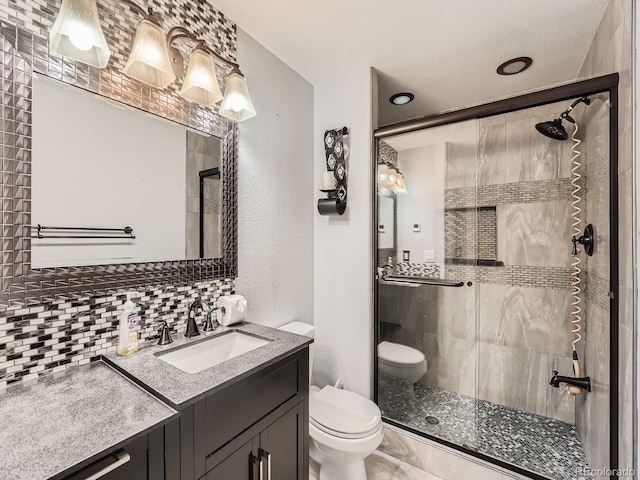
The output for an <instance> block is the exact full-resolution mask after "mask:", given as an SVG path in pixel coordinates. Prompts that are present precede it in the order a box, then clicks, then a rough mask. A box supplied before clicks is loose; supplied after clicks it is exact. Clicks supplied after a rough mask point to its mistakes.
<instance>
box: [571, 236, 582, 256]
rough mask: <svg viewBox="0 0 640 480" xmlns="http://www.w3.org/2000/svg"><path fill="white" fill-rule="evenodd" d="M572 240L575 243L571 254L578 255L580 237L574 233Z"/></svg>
mask: <svg viewBox="0 0 640 480" xmlns="http://www.w3.org/2000/svg"><path fill="white" fill-rule="evenodd" d="M571 242H572V243H573V248H572V249H571V255H578V243H580V239H579V238H577V237H576V236H575V235H574V236H573V237H571Z"/></svg>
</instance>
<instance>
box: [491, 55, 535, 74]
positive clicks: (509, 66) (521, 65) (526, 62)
mask: <svg viewBox="0 0 640 480" xmlns="http://www.w3.org/2000/svg"><path fill="white" fill-rule="evenodd" d="M532 63H533V59H532V58H531V57H516V58H512V59H511V60H507V61H506V62H504V63H503V64H502V65H500V66H499V67H498V68H497V69H496V72H497V73H498V75H515V74H517V73H520V72H524V71H525V70H526V69H527V68H529V67H530V66H531V64H532Z"/></svg>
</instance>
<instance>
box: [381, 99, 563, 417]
mask: <svg viewBox="0 0 640 480" xmlns="http://www.w3.org/2000/svg"><path fill="white" fill-rule="evenodd" d="M565 108H566V105H565V103H564V102H561V103H559V104H553V105H547V106H543V107H537V108H531V109H527V110H522V111H518V112H513V113H508V114H504V115H498V116H494V117H490V118H485V119H481V120H479V121H478V130H479V137H478V138H479V149H478V170H477V177H476V166H475V165H471V164H469V165H460V162H472V161H473V162H475V158H470V157H458V158H456V157H455V156H450V157H449V159H448V162H449V164H450V165H449V166H448V169H447V176H446V181H447V187H448V188H447V190H446V194H445V196H446V206H447V207H449V208H451V207H454V208H467V207H474V206H476V205H478V206H495V207H496V217H497V260H499V261H503V262H504V266H496V267H488V266H486V267H474V266H464V265H446V266H445V274H444V275H443V276H444V277H445V278H447V279H448V280H461V281H464V282H465V286H464V287H462V288H434V287H420V288H411V287H405V286H392V285H384V286H383V288H381V295H382V296H383V300H382V305H383V307H384V305H386V304H387V303H388V307H384V308H383V311H381V316H382V318H385V317H386V318H395V322H391V323H395V324H396V325H398V327H399V328H396V329H395V330H391V332H392V333H390V336H389V339H390V340H392V341H398V342H400V343H405V344H408V345H413V346H415V347H417V348H419V349H420V350H422V351H423V352H424V353H425V356H426V357H427V361H428V363H429V371H428V372H427V375H426V376H425V377H424V378H423V381H424V382H425V383H427V384H430V385H435V386H438V387H441V388H444V389H447V390H450V391H454V392H458V393H462V394H466V395H469V396H472V397H476V396H477V397H478V398H480V399H482V400H488V401H491V402H494V403H498V404H501V405H505V406H508V407H512V408H516V409H518V410H523V411H527V412H531V413H536V414H540V415H544V416H547V417H551V418H555V419H559V420H563V421H566V422H569V423H573V422H574V421H575V406H574V399H573V398H571V397H569V396H567V395H566V393H565V392H564V391H562V390H560V389H554V388H551V387H550V386H549V379H550V378H551V373H552V371H553V370H558V371H559V372H561V373H562V374H566V375H568V374H570V372H571V367H572V364H571V359H570V354H571V334H570V330H571V329H570V325H569V323H568V321H569V314H570V293H571V290H570V285H571V277H570V274H571V269H570V265H571V255H570V253H571V235H570V225H571V223H570V218H569V217H570V210H569V207H570V192H571V189H570V183H569V176H570V159H571V155H570V144H569V143H568V142H557V141H554V140H550V139H548V138H546V137H544V136H542V135H540V134H539V133H538V132H537V131H536V130H535V124H536V123H538V122H541V121H545V120H548V119H549V118H556V117H557V116H558V114H559V113H560V112H562V111H563V110H564V109H565ZM450 171H451V172H455V175H453V176H451V175H449V172H450ZM461 172H468V175H467V176H464V175H461ZM476 178H477V181H478V184H479V185H478V187H477V190H478V195H474V194H472V193H471V192H472V191H475V190H476V186H475V182H476ZM471 223H472V224H470V225H469V226H468V227H469V228H470V229H471V230H472V232H473V233H474V234H475V233H476V224H475V220H474V221H473V222H471ZM447 242H448V239H445V244H446V243H447ZM467 282H471V283H472V285H471V286H469V285H468V284H467ZM476 319H477V322H476Z"/></svg>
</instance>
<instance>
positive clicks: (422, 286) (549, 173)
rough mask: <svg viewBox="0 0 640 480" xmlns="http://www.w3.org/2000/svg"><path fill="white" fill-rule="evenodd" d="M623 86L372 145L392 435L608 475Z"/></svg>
mask: <svg viewBox="0 0 640 480" xmlns="http://www.w3.org/2000/svg"><path fill="white" fill-rule="evenodd" d="M615 81H616V79H615V78H613V76H612V77H611V78H608V79H607V80H606V81H605V80H604V79H600V83H597V81H589V82H591V83H589V82H586V83H585V82H582V84H580V85H578V84H576V85H575V86H569V87H561V88H560V89H553V90H549V91H547V92H546V93H545V94H544V95H539V94H538V96H536V94H534V95H527V96H523V97H521V98H520V99H518V100H516V101H513V102H511V103H508V102H502V103H499V104H496V105H493V106H482V107H474V109H469V110H468V111H464V112H461V113H460V114H458V115H456V114H449V115H443V116H439V117H434V118H433V119H429V118H427V119H426V120H424V121H423V122H422V123H423V125H421V124H420V122H413V123H412V124H410V126H409V127H403V126H402V125H399V126H398V127H397V128H395V127H392V128H385V129H382V130H380V131H378V132H377V133H376V136H377V146H376V157H377V158H376V164H377V165H376V173H377V178H376V187H377V209H376V210H377V211H376V218H375V225H376V236H377V241H376V246H377V249H376V252H377V259H376V278H377V281H376V299H377V309H376V327H377V328H376V329H377V332H376V343H377V348H376V360H377V362H376V363H377V368H376V400H377V403H378V405H379V406H380V408H381V410H382V412H383V416H384V418H385V419H386V421H387V422H389V423H392V424H395V425H397V426H400V427H402V428H405V429H408V430H411V431H412V432H414V433H417V434H420V435H423V436H425V437H428V438H431V439H435V440H438V441H440V442H442V443H445V444H447V445H449V446H452V447H454V448H457V449H461V450H464V451H466V452H468V453H470V454H473V455H476V456H478V457H482V458H484V459H485V460H489V461H492V462H494V463H497V464H499V465H501V466H504V467H507V468H511V469H513V470H515V471H519V472H520V473H524V474H526V475H528V476H531V477H532V478H549V479H562V480H564V479H580V478H601V477H603V476H605V475H600V474H601V473H602V472H603V471H604V470H605V469H608V468H612V467H615V460H613V461H612V458H614V459H615V458H616V457H617V452H615V451H614V450H616V449H617V446H616V441H615V438H616V437H617V431H616V428H617V427H616V425H617V418H616V405H617V396H616V395H617V394H616V391H617V370H616V369H617V363H616V360H615V355H613V356H612V355H611V352H612V351H614V352H615V350H616V344H615V342H616V340H615V339H616V338H617V307H616V301H615V298H614V297H615V291H616V288H615V284H617V278H615V277H617V268H616V267H615V265H616V261H617V236H616V231H617V218H616V208H615V205H616V204H615V201H616V200H615V197H616V195H614V193H617V192H615V190H616V183H615V175H613V176H612V171H613V172H615V168H616V167H615V165H616V158H615V157H616V145H615V133H614V134H612V132H614V131H615V128H616V124H615V122H616V121H615V115H614V114H612V112H614V113H615V101H616V98H615V96H616V94H615V91H616V89H615V86H613V85H614V84H615ZM603 85H605V86H606V85H610V88H602V86H603ZM598 87H600V88H598ZM590 89H591V91H589V90H590ZM543 99H546V100H543ZM572 105H573V108H572V109H571V110H570V112H569V113H567V110H568V109H569V107H570V106H572ZM576 125H577V126H578V128H577V131H576ZM536 126H537V127H538V128H536ZM562 129H564V130H566V139H562V138H563V137H564V135H563V133H562V131H561V130H562ZM572 136H573V137H574V139H572ZM588 225H591V228H592V229H593V232H592V233H591V234H590V230H588V229H586V227H587V226H588ZM590 235H591V238H589V237H590ZM590 240H591V242H590ZM588 253H591V255H589V254H588ZM612 265H613V266H614V267H612ZM612 338H613V339H614V340H612ZM554 372H555V376H554ZM576 377H579V378H576ZM566 382H569V383H570V384H573V385H571V386H569V387H568V386H567V385H568V384H567V383H566ZM589 389H590V391H589ZM599 475H600V476H599Z"/></svg>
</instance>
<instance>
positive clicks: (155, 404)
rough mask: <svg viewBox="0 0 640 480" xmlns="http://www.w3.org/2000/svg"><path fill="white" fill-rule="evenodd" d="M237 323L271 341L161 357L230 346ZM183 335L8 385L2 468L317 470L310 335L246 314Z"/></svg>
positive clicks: (230, 474)
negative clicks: (204, 355)
mask: <svg viewBox="0 0 640 480" xmlns="http://www.w3.org/2000/svg"><path fill="white" fill-rule="evenodd" d="M234 335H235V336H237V335H240V336H247V337H249V338H252V339H260V340H263V341H264V342H266V343H264V344H260V346H259V347H256V348H253V349H252V350H250V351H246V352H245V353H242V354H240V355H237V356H233V357H232V358H229V359H222V360H221V361H219V362H218V364H217V365H214V366H211V367H208V368H204V369H203V370H201V371H199V372H196V373H186V372H185V371H184V370H182V369H181V368H178V367H176V366H174V365H172V364H171V363H169V362H167V361H165V360H164V359H163V358H162V357H163V356H167V355H172V354H174V353H175V352H180V351H189V349H193V347H197V348H198V349H202V347H203V346H206V344H207V343H210V344H211V345H212V348H214V349H217V350H219V349H220V348H221V347H220V344H219V342H220V340H221V339H225V337H230V336H234ZM178 337H182V335H176V339H175V341H174V343H172V344H169V345H164V346H159V345H156V344H155V343H151V344H148V345H145V346H144V347H143V348H141V349H140V351H138V352H137V353H135V354H133V355H131V356H128V357H118V356H116V355H115V354H114V355H107V356H104V357H102V358H101V359H100V360H99V361H97V362H94V363H91V364H89V365H85V366H82V367H77V368H72V369H69V370H67V371H65V372H63V373H62V374H60V375H57V376H51V377H48V378H46V379H44V380H41V381H38V382H36V383H34V384H33V385H29V384H25V385H21V386H19V387H16V388H11V389H9V390H8V391H7V392H5V393H4V394H2V395H0V418H1V419H3V420H0V427H2V431H3V433H2V434H0V439H1V440H2V442H0V458H2V459H4V460H2V461H0V472H2V474H3V475H10V478H12V479H15V480H19V479H22V478H24V479H30V480H36V479H42V480H45V479H48V478H49V479H52V480H89V479H92V480H97V479H101V480H112V479H127V480H146V479H149V480H163V479H164V480H187V479H188V480H200V479H221V480H222V479H234V480H235V479H238V480H243V479H257V478H262V479H264V480H269V479H300V480H306V479H307V478H308V471H309V464H308V443H307V442H308V440H307V439H308V423H309V419H308V418H309V414H308V396H309V395H308V394H309V377H308V375H309V363H308V362H309V357H308V351H309V349H308V345H309V343H310V342H311V339H310V338H307V337H301V336H298V335H294V334H291V333H288V332H283V331H280V330H275V329H272V328H269V327H264V326H261V325H257V324H251V323H246V322H244V323H241V324H237V325H234V326H233V327H218V328H217V329H216V330H214V331H213V332H206V333H205V332H203V334H202V335H200V336H199V337H195V338H193V339H186V338H178ZM212 352H213V350H212ZM231 355H232V353H231ZM18 412H30V413H29V415H24V414H19V413H18Z"/></svg>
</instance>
